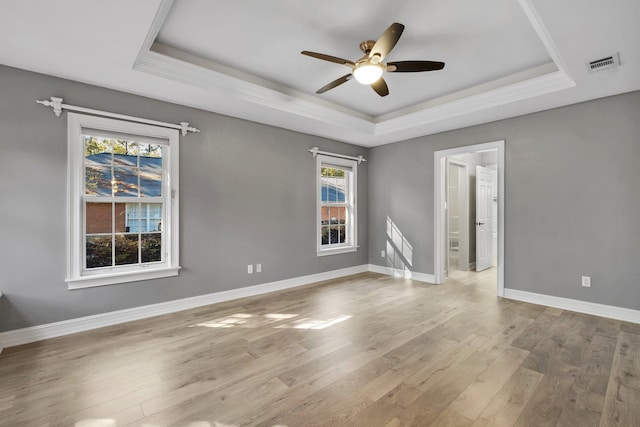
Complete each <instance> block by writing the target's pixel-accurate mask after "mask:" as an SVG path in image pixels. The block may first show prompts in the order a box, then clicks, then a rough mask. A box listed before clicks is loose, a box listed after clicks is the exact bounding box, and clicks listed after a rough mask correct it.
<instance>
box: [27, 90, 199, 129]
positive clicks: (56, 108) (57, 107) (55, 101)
mask: <svg viewBox="0 0 640 427" xmlns="http://www.w3.org/2000/svg"><path fill="white" fill-rule="evenodd" d="M36 102H37V103H38V104H42V105H44V106H46V107H51V108H53V112H54V113H55V115H56V117H60V114H61V113H62V110H63V109H65V110H69V111H79V112H81V113H87V114H93V115H94V116H103V117H112V118H114V119H122V120H128V121H130V122H136V123H145V124H148V125H155V126H161V127H165V128H171V129H178V130H180V131H182V136H186V135H187V132H200V129H196V128H194V127H190V126H189V123H187V122H180V124H179V125H176V124H173V123H167V122H159V121H156V120H149V119H143V118H140V117H133V116H126V115H124V114H117V113H109V112H107V111H100V110H93V109H91V108H84V107H78V106H76V105H69V104H63V103H62V98H57V97H55V96H52V97H51V101H48V100H44V101H38V100H36Z"/></svg>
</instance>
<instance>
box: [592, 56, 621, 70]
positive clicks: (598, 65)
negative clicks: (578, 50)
mask: <svg viewBox="0 0 640 427" xmlns="http://www.w3.org/2000/svg"><path fill="white" fill-rule="evenodd" d="M619 66H620V55H619V54H618V53H617V52H616V53H615V54H613V55H611V56H607V57H606V58H602V59H596V60H595V61H591V62H588V63H587V71H588V72H589V73H595V72H596V71H602V70H606V69H607V68H613V67H619Z"/></svg>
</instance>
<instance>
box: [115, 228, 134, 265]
mask: <svg viewBox="0 0 640 427" xmlns="http://www.w3.org/2000/svg"><path fill="white" fill-rule="evenodd" d="M115 240H116V263H115V264H116V265H125V264H136V263H137V262H138V235H137V234H116V239H115Z"/></svg>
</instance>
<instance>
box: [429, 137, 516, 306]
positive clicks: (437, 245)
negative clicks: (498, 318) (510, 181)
mask: <svg viewBox="0 0 640 427" xmlns="http://www.w3.org/2000/svg"><path fill="white" fill-rule="evenodd" d="M484 150H498V268H497V269H498V285H497V290H496V294H497V295H498V296H499V297H501V296H504V238H505V236H504V221H505V218H504V193H505V192H504V181H505V167H504V162H505V142H504V140H500V141H493V142H485V143H482V144H474V145H467V146H464V147H457V148H450V149H447V150H440V151H435V152H434V153H433V160H434V163H433V166H434V167H433V170H434V198H433V200H434V203H433V210H434V224H433V226H434V236H435V239H434V241H433V253H434V257H433V258H434V261H433V262H434V264H433V265H434V267H433V269H434V283H436V284H440V283H442V280H443V269H444V253H445V252H444V244H443V242H444V241H445V236H444V233H445V230H444V227H443V224H444V222H443V221H444V217H445V215H446V213H445V212H444V206H443V202H444V194H445V189H444V176H443V175H444V172H445V168H444V167H443V164H444V159H445V158H446V157H448V156H453V155H456V154H463V153H470V152H478V151H484Z"/></svg>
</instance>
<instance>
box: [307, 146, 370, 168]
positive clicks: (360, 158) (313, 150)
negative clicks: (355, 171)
mask: <svg viewBox="0 0 640 427" xmlns="http://www.w3.org/2000/svg"><path fill="white" fill-rule="evenodd" d="M309 152H310V153H311V154H313V157H314V158H315V157H316V156H317V155H318V154H324V155H325V156H329V157H336V158H338V159H348V160H355V161H356V162H358V164H360V163H362V162H366V161H367V159H365V158H364V156H358V157H354V156H346V155H344V154H338V153H331V152H329V151H320V149H319V148H318V147H312V148H311V149H309Z"/></svg>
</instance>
